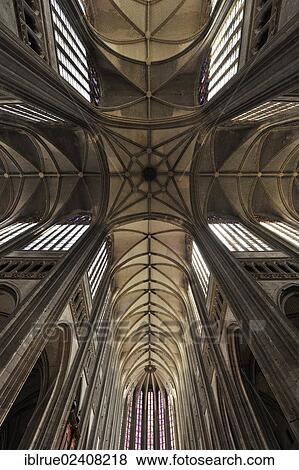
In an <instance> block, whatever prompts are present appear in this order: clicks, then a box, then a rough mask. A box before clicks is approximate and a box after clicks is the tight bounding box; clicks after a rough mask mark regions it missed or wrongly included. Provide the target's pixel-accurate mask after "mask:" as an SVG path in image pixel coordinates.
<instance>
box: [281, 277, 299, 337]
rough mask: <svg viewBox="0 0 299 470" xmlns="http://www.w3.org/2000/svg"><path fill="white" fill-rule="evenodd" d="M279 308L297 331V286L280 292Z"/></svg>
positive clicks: (298, 295)
mask: <svg viewBox="0 0 299 470" xmlns="http://www.w3.org/2000/svg"><path fill="white" fill-rule="evenodd" d="M280 306H281V309H282V311H283V313H284V314H285V315H286V317H287V318H288V319H289V320H290V321H291V322H292V324H293V325H294V326H295V328H297V329H298V330H299V286H291V287H288V288H287V289H284V290H283V291H282V293H281V296H280Z"/></svg>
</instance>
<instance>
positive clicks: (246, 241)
mask: <svg viewBox="0 0 299 470" xmlns="http://www.w3.org/2000/svg"><path fill="white" fill-rule="evenodd" d="M209 227H210V229H211V230H212V232H214V233H215V235H216V236H217V237H218V238H219V240H220V241H221V242H222V243H223V244H224V245H225V246H226V248H228V249H229V251H273V249H272V248H271V247H270V246H269V245H267V243H265V242H264V241H263V240H261V239H260V238H258V237H257V236H256V235H254V234H253V233H252V232H250V231H249V230H248V229H247V228H246V227H244V226H243V225H242V224H239V223H219V224H209Z"/></svg>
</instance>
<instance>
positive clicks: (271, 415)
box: [227, 324, 299, 449]
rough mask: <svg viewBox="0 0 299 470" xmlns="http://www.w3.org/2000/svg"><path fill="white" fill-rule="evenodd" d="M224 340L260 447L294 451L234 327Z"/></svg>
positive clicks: (268, 391) (262, 379) (288, 433)
mask: <svg viewBox="0 0 299 470" xmlns="http://www.w3.org/2000/svg"><path fill="white" fill-rule="evenodd" d="M227 340H228V353H229V361H230V367H231V372H232V376H233V379H234V381H235V383H236V385H237V387H238V390H239V393H240V396H241V398H242V401H243V402H244V404H245V406H244V409H245V412H246V414H247V419H248V420H249V423H250V425H251V429H252V432H255V433H257V435H258V436H259V439H260V443H261V448H270V449H297V448H298V445H299V444H298V443H296V441H295V439H294V436H293V434H292V431H291V429H290V426H289V424H288V423H287V420H286V418H285V416H284V414H283V412H282V410H281V408H280V406H279V404H278V402H277V400H276V398H275V396H274V395H273V393H272V391H271V389H270V386H269V384H268V382H267V380H266V378H265V376H264V374H263V373H262V371H261V369H260V366H259V364H258V363H257V361H256V359H255V357H254V355H253V353H252V352H251V350H250V348H249V346H248V344H247V342H246V340H245V338H244V337H243V335H242V332H241V330H240V329H239V327H238V325H236V324H231V325H230V326H229V327H228V330H227Z"/></svg>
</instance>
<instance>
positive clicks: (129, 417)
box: [124, 396, 133, 450]
mask: <svg viewBox="0 0 299 470" xmlns="http://www.w3.org/2000/svg"><path fill="white" fill-rule="evenodd" d="M132 401H133V399H132V396H128V402H127V403H128V410H127V423H126V433H125V445H124V447H125V450H129V448H130V436H131V425H132Z"/></svg>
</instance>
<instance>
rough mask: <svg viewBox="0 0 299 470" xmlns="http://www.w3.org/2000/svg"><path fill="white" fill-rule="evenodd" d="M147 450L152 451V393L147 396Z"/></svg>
mask: <svg viewBox="0 0 299 470" xmlns="http://www.w3.org/2000/svg"><path fill="white" fill-rule="evenodd" d="M147 449H148V450H153V449H154V392H153V391H149V392H148V394H147Z"/></svg>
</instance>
